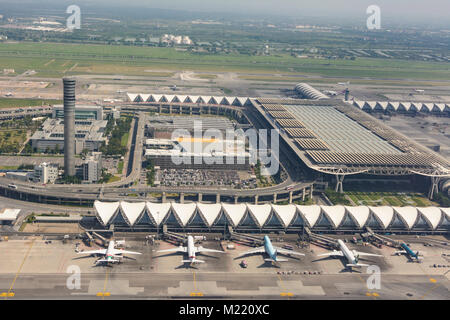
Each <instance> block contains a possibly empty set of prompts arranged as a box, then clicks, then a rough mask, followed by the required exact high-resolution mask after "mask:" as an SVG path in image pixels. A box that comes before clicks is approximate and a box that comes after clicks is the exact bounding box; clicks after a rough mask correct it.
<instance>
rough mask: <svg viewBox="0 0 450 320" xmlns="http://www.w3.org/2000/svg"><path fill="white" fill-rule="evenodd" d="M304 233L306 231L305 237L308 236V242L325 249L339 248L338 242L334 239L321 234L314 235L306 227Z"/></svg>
mask: <svg viewBox="0 0 450 320" xmlns="http://www.w3.org/2000/svg"><path fill="white" fill-rule="evenodd" d="M304 231H305V234H304V235H303V236H305V235H306V239H307V241H309V242H311V243H314V244H315V245H318V246H320V247H324V248H327V249H328V248H330V247H331V248H333V249H337V248H339V245H338V243H337V241H336V240H335V239H333V238H330V237H326V236H324V235H321V234H316V233H313V232H312V231H311V230H310V229H309V228H308V227H304ZM303 238H304V237H303Z"/></svg>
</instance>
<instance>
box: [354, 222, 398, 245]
mask: <svg viewBox="0 0 450 320" xmlns="http://www.w3.org/2000/svg"><path fill="white" fill-rule="evenodd" d="M366 231H367V235H368V236H369V238H372V242H374V241H375V242H376V241H378V242H381V243H382V244H384V245H387V246H392V247H394V248H399V247H400V241H398V240H394V239H391V238H389V237H386V236H384V235H381V234H376V233H375V232H373V230H372V229H371V228H370V227H366ZM365 235H366V234H363V235H362V236H363V237H364V236H365Z"/></svg>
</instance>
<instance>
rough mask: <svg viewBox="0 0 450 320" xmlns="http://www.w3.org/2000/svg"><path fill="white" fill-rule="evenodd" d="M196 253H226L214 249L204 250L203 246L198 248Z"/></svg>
mask: <svg viewBox="0 0 450 320" xmlns="http://www.w3.org/2000/svg"><path fill="white" fill-rule="evenodd" d="M195 252H198V253H200V252H218V253H225V252H224V251H221V250H214V249H207V248H203V247H202V246H199V247H196V248H195Z"/></svg>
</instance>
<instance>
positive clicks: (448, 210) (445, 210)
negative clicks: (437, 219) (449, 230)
mask: <svg viewBox="0 0 450 320" xmlns="http://www.w3.org/2000/svg"><path fill="white" fill-rule="evenodd" d="M440 209H441V210H442V212H443V213H444V214H445V215H446V216H447V219H450V208H440Z"/></svg>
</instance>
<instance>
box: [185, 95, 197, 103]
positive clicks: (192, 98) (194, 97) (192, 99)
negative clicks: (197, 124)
mask: <svg viewBox="0 0 450 320" xmlns="http://www.w3.org/2000/svg"><path fill="white" fill-rule="evenodd" d="M188 98H189V99H190V100H191V101H192V103H196V102H197V99H198V96H186V100H187V99H188ZM185 102H186V101H185Z"/></svg>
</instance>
